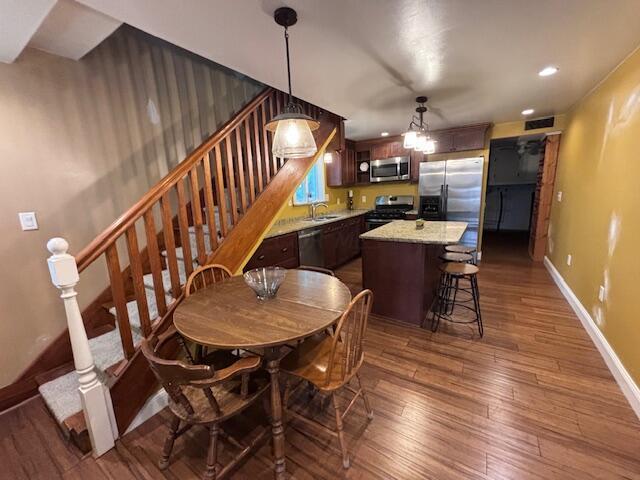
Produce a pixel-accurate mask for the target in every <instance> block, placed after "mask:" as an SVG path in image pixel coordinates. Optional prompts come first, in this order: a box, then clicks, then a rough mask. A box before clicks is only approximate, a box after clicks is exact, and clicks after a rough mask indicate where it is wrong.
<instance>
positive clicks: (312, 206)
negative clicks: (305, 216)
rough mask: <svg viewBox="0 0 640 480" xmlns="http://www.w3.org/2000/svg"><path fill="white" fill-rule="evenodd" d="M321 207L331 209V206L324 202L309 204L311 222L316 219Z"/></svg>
mask: <svg viewBox="0 0 640 480" xmlns="http://www.w3.org/2000/svg"><path fill="white" fill-rule="evenodd" d="M320 207H325V208H329V205H327V204H326V203H323V202H317V203H310V204H309V213H310V214H311V220H315V219H316V210H317V209H318V208H320Z"/></svg>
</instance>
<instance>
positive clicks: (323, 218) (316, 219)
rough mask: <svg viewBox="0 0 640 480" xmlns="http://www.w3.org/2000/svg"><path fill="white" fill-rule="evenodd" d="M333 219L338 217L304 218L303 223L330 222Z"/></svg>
mask: <svg viewBox="0 0 640 480" xmlns="http://www.w3.org/2000/svg"><path fill="white" fill-rule="evenodd" d="M333 218H340V215H320V216H318V217H316V218H311V217H309V218H305V219H304V221H305V222H323V221H325V220H331V219H333Z"/></svg>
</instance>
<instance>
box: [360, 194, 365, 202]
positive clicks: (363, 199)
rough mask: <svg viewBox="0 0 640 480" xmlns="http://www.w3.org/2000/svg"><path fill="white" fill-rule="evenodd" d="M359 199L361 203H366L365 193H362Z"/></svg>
mask: <svg viewBox="0 0 640 480" xmlns="http://www.w3.org/2000/svg"><path fill="white" fill-rule="evenodd" d="M360 200H362V203H367V196H366V195H362V197H361V198H360Z"/></svg>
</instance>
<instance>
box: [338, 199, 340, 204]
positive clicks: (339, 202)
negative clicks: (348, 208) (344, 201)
mask: <svg viewBox="0 0 640 480" xmlns="http://www.w3.org/2000/svg"><path fill="white" fill-rule="evenodd" d="M338 205H340V197H338Z"/></svg>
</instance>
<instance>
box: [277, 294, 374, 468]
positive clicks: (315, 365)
mask: <svg viewBox="0 0 640 480" xmlns="http://www.w3.org/2000/svg"><path fill="white" fill-rule="evenodd" d="M372 300H373V293H371V290H364V291H362V292H360V293H359V294H358V295H356V297H355V298H354V299H353V300H352V301H351V303H350V305H349V307H348V308H347V310H346V311H345V312H344V313H343V314H342V317H341V318H340V321H339V322H338V326H337V328H336V331H335V335H334V336H333V337H328V336H326V337H324V338H317V337H312V338H310V339H309V340H307V341H305V342H303V343H302V344H301V345H300V346H299V347H298V348H297V349H296V350H294V351H292V352H291V353H289V354H288V355H287V356H285V357H284V358H283V359H282V361H281V363H280V371H283V372H285V373H288V374H289V375H291V376H293V377H297V378H300V379H301V380H303V382H309V383H311V384H312V385H313V386H314V387H315V388H317V389H318V390H319V391H320V392H322V393H323V394H325V395H329V396H330V397H331V401H332V403H333V408H334V410H335V419H336V429H335V430H333V429H331V428H328V427H326V426H325V425H322V424H320V423H319V422H316V421H314V420H311V419H309V418H307V417H304V416H302V415H300V414H299V413H296V412H294V411H293V410H291V409H289V405H288V404H289V397H290V394H291V381H290V379H288V380H287V383H286V386H285V392H284V398H283V404H284V412H285V418H286V417H289V416H291V417H294V418H297V419H299V420H301V421H303V422H304V423H307V424H311V425H312V426H315V427H320V428H321V429H323V430H324V431H326V432H328V433H330V434H331V435H333V436H335V437H338V441H339V442H340V450H341V452H342V465H343V466H344V468H349V466H350V463H351V462H350V460H349V454H348V452H347V446H346V442H345V438H344V433H343V420H344V418H345V416H346V415H347V413H348V412H349V410H351V407H353V405H354V404H355V401H356V400H357V399H358V397H361V398H362V400H363V402H364V407H365V410H366V412H367V417H368V418H369V419H372V418H373V410H372V409H371V405H370V404H369V400H368V399H367V395H366V392H365V391H364V389H363V388H362V382H361V380H360V375H359V373H358V371H359V370H360V367H361V366H362V362H363V361H364V348H363V340H364V335H365V332H366V329H367V320H368V318H369V312H370V311H371V302H372ZM354 377H355V378H356V380H357V382H358V388H357V389H354V388H353V387H351V386H350V385H349V383H350V382H351V380H352V379H353V378H354ZM341 388H345V389H347V390H348V391H349V392H351V393H353V397H352V399H351V401H350V402H349V405H348V406H347V407H346V408H345V409H344V411H341V410H340V406H339V405H338V399H337V398H336V392H337V391H338V390H340V389H341Z"/></svg>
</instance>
